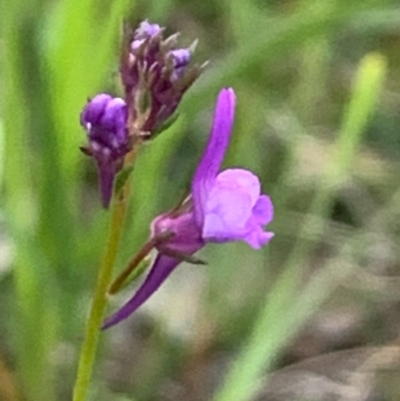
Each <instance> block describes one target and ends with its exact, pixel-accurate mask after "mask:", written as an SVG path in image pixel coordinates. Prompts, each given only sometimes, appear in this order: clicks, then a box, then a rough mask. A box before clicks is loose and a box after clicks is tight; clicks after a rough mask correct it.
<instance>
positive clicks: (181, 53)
mask: <svg viewBox="0 0 400 401" xmlns="http://www.w3.org/2000/svg"><path fill="white" fill-rule="evenodd" d="M169 56H170V57H171V58H172V59H173V61H174V68H182V67H186V66H187V65H188V64H189V62H190V56H191V53H190V51H189V50H188V49H176V50H172V51H170V52H169Z"/></svg>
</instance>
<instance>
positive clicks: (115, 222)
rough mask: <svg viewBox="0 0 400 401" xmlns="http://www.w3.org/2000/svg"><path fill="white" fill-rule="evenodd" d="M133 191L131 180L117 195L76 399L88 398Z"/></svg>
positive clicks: (130, 157)
mask: <svg viewBox="0 0 400 401" xmlns="http://www.w3.org/2000/svg"><path fill="white" fill-rule="evenodd" d="M140 144H141V142H140V141H137V142H136V143H135V145H134V148H133V150H132V151H131V152H130V153H129V154H128V155H127V156H126V158H125V166H127V165H132V164H133V162H134V160H135V158H136V154H137V151H138V149H139V147H140ZM129 195H130V180H127V181H126V184H125V185H124V187H123V188H122V189H121V191H120V192H119V193H118V194H117V195H116V196H115V200H114V203H113V209H112V215H111V222H110V228H109V233H108V240H107V246H106V251H105V253H104V257H103V260H102V263H101V268H100V271H99V275H98V278H97V284H96V288H95V292H94V295H93V302H92V307H91V310H90V315H89V318H88V321H87V325H86V331H85V339H84V342H83V345H82V349H81V354H80V358H79V366H78V375H77V378H76V382H75V387H74V393H73V401H85V400H86V396H87V393H88V389H89V383H90V379H91V376H92V371H93V365H94V360H95V357H96V350H97V345H98V342H99V336H100V327H101V324H102V320H103V315H104V310H105V307H106V303H107V289H108V286H109V285H110V281H111V276H112V270H113V267H114V264H115V259H116V256H117V252H118V247H119V242H120V239H121V235H122V229H123V226H124V221H125V215H126V207H127V203H128V199H129Z"/></svg>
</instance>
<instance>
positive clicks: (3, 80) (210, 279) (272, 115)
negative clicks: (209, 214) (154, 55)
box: [0, 0, 400, 401]
mask: <svg viewBox="0 0 400 401" xmlns="http://www.w3.org/2000/svg"><path fill="white" fill-rule="evenodd" d="M3 5H4V7H3V10H2V12H1V17H0V18H1V41H0V63H1V64H0V65H1V68H0V84H1V96H0V107H1V112H0V185H1V191H2V192H1V200H2V202H1V203H0V400H2V401H23V400H26V401H55V400H60V401H63V400H70V399H71V393H72V387H73V382H74V379H75V375H76V367H77V359H78V355H79V349H80V346H81V343H82V339H83V329H84V321H85V318H86V316H87V313H88V309H89V306H90V299H91V293H92V290H93V288H94V284H95V278H96V273H97V271H98V266H99V261H100V258H101V255H102V253H103V248H104V245H105V240H106V230H107V225H108V218H109V215H108V214H107V212H105V211H103V210H102V209H101V207H100V202H99V198H98V194H97V182H96V180H97V178H96V171H95V166H94V164H93V163H92V162H91V160H89V159H88V158H86V157H84V156H83V155H82V154H81V153H80V152H79V149H78V147H79V145H82V144H83V143H85V133H84V132H83V130H82V129H81V127H80V125H79V112H80V110H81V108H82V107H83V105H84V104H85V102H86V99H87V98H88V97H89V96H93V95H94V94H96V93H97V92H99V91H108V92H110V93H113V94H118V93H120V92H119V90H120V88H119V84H118V59H119V55H118V53H119V49H120V44H119V43H120V38H121V20H122V18H123V17H124V18H126V19H128V20H129V21H130V22H131V24H132V25H133V26H135V25H137V24H138V23H139V22H140V21H141V20H143V19H145V18H149V19H150V20H151V21H152V22H157V23H159V24H162V25H164V26H166V27H167V32H169V33H173V32H176V31H179V32H181V34H182V35H181V43H182V45H189V44H190V43H191V42H192V41H193V40H194V39H196V38H198V39H199V45H198V48H197V52H196V60H197V61H198V62H203V61H205V60H210V64H209V66H208V68H207V70H206V71H205V73H204V74H203V75H202V77H201V78H200V79H199V80H198V81H197V82H196V84H195V85H194V87H193V88H192V89H191V90H190V92H188V93H187V95H186V97H185V98H184V101H183V103H182V104H181V107H180V113H181V117H180V119H179V120H178V122H177V123H176V124H175V125H174V126H173V127H172V128H170V129H169V130H168V131H167V132H165V133H164V134H163V135H162V136H161V137H159V138H158V139H157V140H156V141H154V143H152V144H151V145H149V146H147V147H146V148H145V149H143V151H142V152H141V154H140V157H139V160H138V164H137V168H136V170H135V173H134V177H133V182H132V185H133V199H132V201H131V204H130V211H129V216H128V221H127V224H126V229H125V233H124V238H123V244H122V246H121V250H120V253H119V257H118V263H117V266H116V269H115V271H116V272H117V271H118V270H121V269H122V268H123V267H124V265H125V264H126V262H127V261H128V260H129V258H130V257H132V256H133V255H134V253H135V251H136V250H137V249H138V248H139V246H140V245H141V243H142V241H144V240H145V239H146V237H147V235H148V227H149V223H150V222H151V220H152V218H153V217H154V216H156V215H157V214H159V213H160V212H162V211H164V210H166V209H168V208H170V207H172V206H173V205H174V203H175V202H176V201H177V200H178V199H179V198H180V197H181V196H182V194H183V193H184V192H185V190H186V189H187V188H188V185H189V182H190V178H191V175H192V173H193V171H194V168H195V166H196V163H197V161H198V159H199V156H200V154H201V152H202V149H203V147H204V144H205V141H206V138H207V135H208V131H209V128H210V122H211V121H210V119H211V115H212V109H213V104H214V100H215V97H216V94H217V93H218V91H219V89H220V88H221V87H223V86H232V87H234V88H235V90H236V92H237V96H238V109H237V116H236V125H235V131H234V138H233V141H232V143H231V146H230V149H229V152H228V155H227V158H226V160H225V164H226V165H227V166H228V165H229V166H242V167H246V168H249V169H251V170H253V171H254V172H256V173H257V174H258V175H259V176H260V177H261V179H262V183H263V188H264V191H265V192H267V193H269V194H270V195H271V197H272V199H273V202H274V205H275V219H274V222H273V224H272V225H271V230H273V231H274V232H275V233H276V236H275V238H274V240H273V241H272V242H271V243H270V245H269V246H268V247H266V248H265V249H263V250H261V251H254V250H252V249H250V248H249V247H248V246H247V245H246V244H240V243H235V244H228V245H224V246H217V245H210V246H208V247H207V248H206V249H205V250H204V251H202V252H201V254H200V255H199V256H201V257H202V258H204V259H206V260H207V261H208V265H207V266H193V265H185V264H183V265H182V266H180V268H179V269H178V270H176V272H175V273H174V274H173V275H172V277H171V278H170V279H169V281H168V283H167V284H166V285H165V286H164V287H163V288H162V289H160V291H159V292H158V293H157V294H156V295H155V296H154V297H153V298H152V299H151V301H149V302H148V303H147V304H146V305H145V306H144V307H143V308H141V309H140V310H139V311H138V312H137V313H136V314H135V315H133V316H132V318H130V319H129V320H128V321H126V322H124V323H122V324H120V325H119V326H117V327H115V328H113V329H111V330H110V331H107V332H105V333H103V334H102V337H101V338H102V341H101V346H100V349H99V352H98V358H97V361H96V368H95V371H94V376H93V382H92V386H91V398H90V399H91V400H96V401H109V400H113V401H128V400H130V401H150V400H166V401H169V400H174V401H177V400H178V401H179V400H182V401H183V400H190V401H205V400H213V401H246V400H253V401H255V400H257V401H267V400H268V401H269V400H309V401H320V400H322V401H323V400H346V401H347V400H357V401H364V400H396V399H399V394H400V386H399V384H398V379H396V378H397V377H398V374H399V369H398V368H399V365H400V350H399V348H398V346H399V345H400V343H399V334H400V331H399V329H400V308H399V307H400V302H399V301H400V279H399V274H400V266H399V261H400V259H399V256H400V255H399V247H398V243H399V236H400V223H399V222H400V220H399V217H400V216H399V213H400V212H399V211H400V178H399V177H400V174H399V173H400V164H399V155H400V139H399V138H400V6H399V3H398V1H396V0H364V1H355V0H353V1H351V0H280V1H276V0H222V1H221V0H220V1H216V0H204V1H194V0H185V1H183V0H158V1H144V0H137V1H133V0H113V1H107V0H96V1H95V0H57V1H54V0H30V1H29V2H28V1H25V0H5V2H4V3H3ZM133 290H134V285H133V286H130V287H128V288H127V289H125V290H124V291H122V292H121V294H119V295H117V296H115V297H113V298H110V307H109V311H111V310H114V309H115V308H116V307H117V306H118V305H120V304H121V303H122V302H123V301H124V300H125V299H126V298H127V297H128V296H129V295H130V294H131V293H132V291H133Z"/></svg>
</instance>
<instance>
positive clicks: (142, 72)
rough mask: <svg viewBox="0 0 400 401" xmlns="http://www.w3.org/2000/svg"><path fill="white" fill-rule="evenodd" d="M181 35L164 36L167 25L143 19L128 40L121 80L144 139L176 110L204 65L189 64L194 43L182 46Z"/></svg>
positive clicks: (131, 111)
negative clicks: (179, 38) (179, 42)
mask: <svg viewBox="0 0 400 401" xmlns="http://www.w3.org/2000/svg"><path fill="white" fill-rule="evenodd" d="M177 37H178V35H177V34H175V35H172V36H170V37H168V38H166V39H164V28H161V27H160V26H159V25H157V24H151V23H149V22H148V21H143V22H142V23H141V24H140V25H139V27H138V28H137V29H136V31H135V32H134V34H133V39H132V40H131V41H128V43H127V49H126V54H125V58H124V59H123V61H122V65H121V77H122V83H123V85H124V87H125V92H126V98H127V99H128V107H129V112H130V113H131V114H132V121H135V124H136V127H135V128H136V130H137V131H138V132H140V133H141V134H142V135H143V133H144V134H145V139H150V138H151V137H152V136H154V134H155V133H157V132H158V131H159V130H160V129H161V128H162V127H163V125H164V124H166V122H167V120H168V119H169V118H170V117H171V116H172V115H173V114H174V112H175V110H176V108H177V107H178V105H179V102H180V101H181V99H182V96H183V95H184V93H185V92H186V90H187V89H188V88H189V87H190V86H191V85H192V83H193V82H194V81H195V80H196V78H197V77H198V76H199V75H200V73H201V71H202V69H203V66H190V62H191V58H192V54H193V51H194V48H195V43H194V44H193V45H192V46H190V47H189V48H187V49H185V48H179V47H178V44H177Z"/></svg>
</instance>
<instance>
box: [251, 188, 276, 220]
mask: <svg viewBox="0 0 400 401" xmlns="http://www.w3.org/2000/svg"><path fill="white" fill-rule="evenodd" d="M253 217H254V218H255V219H256V220H257V223H258V224H261V225H266V224H269V223H271V221H272V219H273V218H274V206H273V204H272V201H271V198H270V197H269V196H267V195H261V196H260V197H259V198H258V200H257V202H256V204H255V205H254V207H253Z"/></svg>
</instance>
